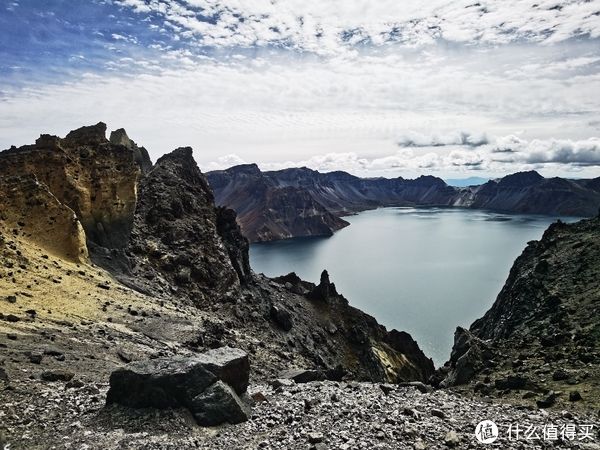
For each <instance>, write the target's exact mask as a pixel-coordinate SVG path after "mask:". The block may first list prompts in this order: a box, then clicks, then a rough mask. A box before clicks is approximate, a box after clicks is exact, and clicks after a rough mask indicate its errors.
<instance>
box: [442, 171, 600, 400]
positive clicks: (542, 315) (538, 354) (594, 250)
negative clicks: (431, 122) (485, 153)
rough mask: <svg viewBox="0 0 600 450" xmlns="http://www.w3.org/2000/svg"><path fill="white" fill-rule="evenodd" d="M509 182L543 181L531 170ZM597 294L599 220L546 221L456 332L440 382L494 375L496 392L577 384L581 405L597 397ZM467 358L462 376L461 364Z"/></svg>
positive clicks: (482, 379)
mask: <svg viewBox="0 0 600 450" xmlns="http://www.w3.org/2000/svg"><path fill="white" fill-rule="evenodd" d="M510 181H511V183H510V184H511V185H518V186H523V185H536V184H539V183H540V182H541V181H540V179H539V177H537V176H535V175H532V174H529V175H523V176H522V177H518V178H515V179H512V180H510ZM598 292H600V217H598V218H594V219H586V220H582V221H580V222H577V223H574V224H569V225H567V224H564V223H562V222H560V221H558V222H556V223H554V224H552V225H551V226H550V227H549V228H548V229H547V230H546V231H545V232H544V235H543V237H542V239H541V240H539V241H531V242H529V243H528V245H527V248H525V250H524V251H523V253H522V254H521V255H520V256H519V257H518V258H517V259H516V261H515V263H514V265H513V267H512V268H511V270H510V274H509V276H508V279H507V281H506V283H505V285H504V287H503V288H502V290H501V292H500V294H499V295H498V297H497V299H496V301H495V302H494V304H493V305H492V307H491V308H490V309H489V310H488V311H487V312H486V313H485V315H484V316H483V317H482V318H480V319H478V320H476V321H475V322H474V323H473V324H472V325H471V327H470V330H469V331H468V332H467V331H466V330H460V332H459V331H458V330H457V334H456V335H455V343H454V348H453V351H452V356H451V359H450V361H449V362H448V363H447V364H446V366H445V367H444V368H443V369H444V370H446V371H447V372H448V373H447V375H446V380H445V381H444V384H446V385H456V384H460V383H459V382H460V381H463V382H464V381H469V380H471V379H474V380H476V381H477V382H476V383H474V384H475V386H476V387H477V386H481V385H480V384H479V383H481V382H484V384H489V381H490V380H489V379H492V378H493V379H495V387H496V388H497V389H499V390H519V389H528V390H533V391H536V392H547V391H552V390H555V391H559V390H562V389H563V388H564V385H565V383H568V384H572V383H577V384H578V386H580V389H581V390H585V392H589V396H588V395H586V398H585V399H584V400H585V401H586V402H589V403H590V404H593V403H594V402H597V401H598V400H599V399H600V391H599V390H598V386H597V383H595V382H594V381H593V380H597V379H598V377H600V366H599V365H598V363H597V361H598V357H597V351H596V348H597V346H598V342H599V341H598V336H599V334H598V330H599V329H600V321H599V320H600V319H599V318H600V309H599V304H598V298H599V297H598ZM473 344H475V346H474V345H473ZM473 348H475V349H476V351H474V352H473V350H472V349H473ZM486 348H487V349H488V350H487V351H486ZM467 349H468V350H467ZM472 352H473V353H472ZM471 353H472V354H471ZM461 355H462V356H461ZM466 356H468V357H469V358H468V360H467V361H466V363H468V364H465V367H466V369H467V370H466V371H464V370H463V371H462V372H463V374H464V376H462V377H461V376H458V375H460V374H461V373H460V372H459V371H458V369H460V367H459V362H460V361H462V359H463V358H465V357H466ZM492 356H493V358H492ZM582 362H583V363H585V364H587V366H586V375H585V377H579V376H578V375H579V374H580V373H581V372H580V371H581V367H582ZM544 366H546V367H544ZM548 366H549V367H548ZM463 369H464V367H463ZM457 378H458V381H459V382H457ZM461 378H462V379H461ZM485 378H489V379H488V380H487V381H486V380H485ZM487 391H488V390H487V389H483V390H481V389H480V392H481V393H483V394H485V392H487ZM515 395H520V394H516V393H515ZM561 400H562V398H559V399H557V398H556V396H554V397H553V396H552V395H550V396H548V398H545V399H542V400H540V401H539V404H540V405H541V406H540V407H550V406H552V405H553V404H554V402H555V401H557V402H559V401H561Z"/></svg>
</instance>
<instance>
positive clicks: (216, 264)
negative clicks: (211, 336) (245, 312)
mask: <svg viewBox="0 0 600 450" xmlns="http://www.w3.org/2000/svg"><path fill="white" fill-rule="evenodd" d="M221 217H222V219H221V220H222V226H221V229H222V231H223V230H224V229H225V228H226V227H225V225H223V221H225V222H226V220H225V219H223V214H221ZM223 232H224V233H225V231H223ZM231 233H232V231H231V229H230V231H229V234H230V236H231ZM240 242H242V241H240ZM242 245H243V244H242ZM230 247H231V246H230ZM128 248H129V249H130V251H131V254H132V255H133V256H132V257H130V262H131V264H132V266H133V267H132V268H131V275H132V276H133V277H143V278H145V279H151V280H152V279H165V280H167V281H168V282H169V283H168V284H171V285H173V286H176V287H178V288H179V289H181V290H182V291H184V292H186V293H188V295H189V296H190V298H191V299H192V300H193V301H195V302H197V303H198V304H202V303H203V302H204V301H207V300H209V299H210V300H211V302H212V301H214V300H215V299H216V298H218V297H221V300H224V299H228V298H232V295H233V294H234V293H235V292H236V291H237V290H238V289H239V287H240V278H239V277H238V272H236V269H235V268H234V266H233V264H232V260H231V259H230V256H229V254H230V253H232V250H230V251H229V252H228V249H227V248H226V246H225V245H224V244H223V241H222V239H221V236H220V235H219V232H218V225H217V209H216V208H215V206H214V200H213V195H212V191H211V190H210V188H209V187H208V183H207V181H206V178H205V177H204V175H203V174H202V173H201V172H200V169H199V168H198V165H197V164H196V162H195V161H194V158H193V156H192V149H191V148H189V147H183V148H179V149H177V150H175V151H173V152H171V153H169V154H167V155H164V156H163V157H161V158H160V159H159V160H158V161H157V162H156V164H155V165H154V167H153V168H152V170H151V171H150V172H149V173H148V174H147V175H146V176H144V177H143V178H142V180H141V182H140V185H139V200H138V203H137V208H136V211H135V216H134V218H133V227H132V232H131V238H130V241H129V247H128ZM231 249H233V247H231ZM239 251H240V252H243V248H242V249H239ZM234 256H235V255H234ZM245 258H247V257H245V256H238V257H237V259H235V261H236V265H237V269H238V271H240V273H241V274H242V276H244V277H245V276H248V275H249V267H248V265H247V261H245ZM168 284H167V285H166V286H168ZM164 287H165V286H163V288H164Z"/></svg>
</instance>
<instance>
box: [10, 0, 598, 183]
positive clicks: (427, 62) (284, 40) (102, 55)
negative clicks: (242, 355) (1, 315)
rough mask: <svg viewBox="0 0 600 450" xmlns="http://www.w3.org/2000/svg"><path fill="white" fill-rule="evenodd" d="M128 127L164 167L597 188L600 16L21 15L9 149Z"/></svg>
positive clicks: (204, 11)
mask: <svg viewBox="0 0 600 450" xmlns="http://www.w3.org/2000/svg"><path fill="white" fill-rule="evenodd" d="M99 121H103V122H106V123H107V124H108V127H109V129H117V128H121V127H123V128H125V129H126V130H127V132H128V134H129V136H130V137H131V138H132V139H134V140H135V141H136V142H137V143H138V144H140V145H143V146H145V147H146V148H147V149H148V151H149V152H150V155H151V157H152V159H153V160H156V159H157V158H158V157H159V156H160V155H162V154H164V153H166V152H169V151H171V150H173V149H174V148H176V147H179V146H192V147H193V148H194V150H195V157H196V160H197V161H198V163H199V165H200V167H201V169H202V170H203V171H208V170H215V169H222V168H226V167H229V166H232V165H235V164H242V163H257V164H258V165H259V166H260V167H261V168H262V169H265V170H269V169H279V168H284V167H291V166H307V167H311V168H313V169H316V170H321V171H331V170H346V171H348V172H351V173H354V174H357V175H360V176H388V177H395V176H403V177H407V178H411V177H415V176H418V175H421V174H432V175H436V176H440V177H443V178H465V177H471V176H477V177H484V178H485V177H498V176H502V175H505V174H507V173H512V172H516V171H520V170H538V171H539V172H540V173H542V174H543V175H545V176H564V177H570V178H589V177H597V176H600V0H579V1H577V0H563V1H550V0H531V1H529V0H452V1H445V0H444V1H443V0H429V1H427V2H425V1H416V0H404V1H397V0H378V1H377V2H373V1H370V0H329V1H327V0H229V1H221V0H87V1H79V0H44V1H39V0H7V1H4V2H2V3H1V4H0V148H8V147H10V146H11V145H23V144H28V143H32V142H33V141H34V140H35V139H36V138H37V137H38V136H39V134H41V133H50V134H56V135H59V136H64V135H65V134H66V133H67V132H68V131H69V130H71V129H74V128H78V127H79V126H82V125H90V124H95V123H97V122H99Z"/></svg>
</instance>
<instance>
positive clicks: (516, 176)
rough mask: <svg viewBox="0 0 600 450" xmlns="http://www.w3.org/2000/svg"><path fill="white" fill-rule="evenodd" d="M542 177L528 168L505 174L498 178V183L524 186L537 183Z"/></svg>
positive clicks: (506, 185) (507, 185) (509, 185)
mask: <svg viewBox="0 0 600 450" xmlns="http://www.w3.org/2000/svg"><path fill="white" fill-rule="evenodd" d="M543 179H544V177H543V176H541V175H540V174H539V173H538V172H536V171H535V170H529V171H527V172H517V173H513V174H511V175H507V176H505V177H503V178H502V179H500V181H499V182H498V185H499V186H502V187H525V186H531V185H533V184H537V183H539V182H540V181H542V180H543Z"/></svg>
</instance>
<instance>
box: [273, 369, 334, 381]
mask: <svg viewBox="0 0 600 450" xmlns="http://www.w3.org/2000/svg"><path fill="white" fill-rule="evenodd" d="M279 378H280V379H284V380H293V381H295V382H296V383H310V382H311V381H322V380H325V378H326V377H325V374H324V373H323V372H321V371H320V370H308V369H288V370H285V371H283V372H281V373H280V374H279Z"/></svg>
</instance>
